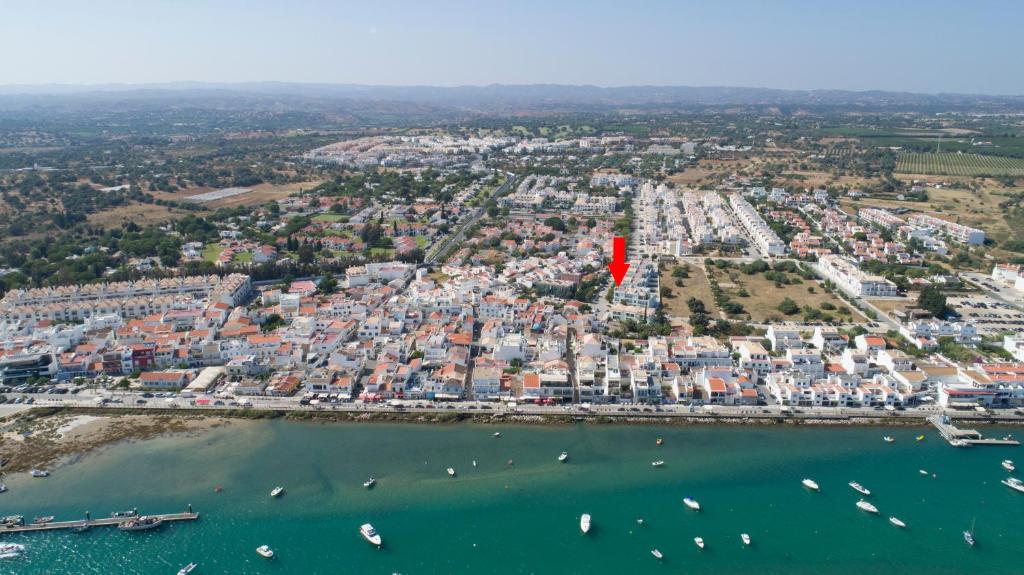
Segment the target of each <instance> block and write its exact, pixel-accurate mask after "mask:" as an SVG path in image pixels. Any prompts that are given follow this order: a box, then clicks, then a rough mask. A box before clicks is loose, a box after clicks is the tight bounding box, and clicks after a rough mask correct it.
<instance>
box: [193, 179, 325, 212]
mask: <svg viewBox="0 0 1024 575" xmlns="http://www.w3.org/2000/svg"><path fill="white" fill-rule="evenodd" d="M321 183H323V180H315V181H310V182H298V183H294V184H259V185H258V186H251V187H250V188H251V189H252V191H251V192H248V193H245V194H239V195H237V196H231V197H229V198H223V199H220V200H214V201H212V202H206V203H205V204H203V207H206V208H210V209H214V210H215V209H217V208H233V207H235V206H256V205H259V204H265V203H267V202H270V201H274V200H279V199H281V198H286V197H288V196H290V195H292V194H294V193H297V192H298V191H300V190H309V189H312V188H315V187H317V186H319V185H320V184H321ZM210 191H213V190H212V188H190V189H187V190H182V191H180V192H178V193H177V194H175V196H174V198H175V199H176V200H178V201H182V200H184V199H186V198H188V197H191V196H196V195H199V194H204V193H206V192H210Z"/></svg>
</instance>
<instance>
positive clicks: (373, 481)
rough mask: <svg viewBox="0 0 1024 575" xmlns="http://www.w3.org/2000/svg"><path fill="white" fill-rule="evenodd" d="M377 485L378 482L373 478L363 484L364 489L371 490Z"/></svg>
mask: <svg viewBox="0 0 1024 575" xmlns="http://www.w3.org/2000/svg"><path fill="white" fill-rule="evenodd" d="M375 483H377V480H376V479H374V478H372V477H371V478H369V479H367V480H366V481H364V482H363V487H365V488H367V489H369V488H371V487H373V485H374V484H375Z"/></svg>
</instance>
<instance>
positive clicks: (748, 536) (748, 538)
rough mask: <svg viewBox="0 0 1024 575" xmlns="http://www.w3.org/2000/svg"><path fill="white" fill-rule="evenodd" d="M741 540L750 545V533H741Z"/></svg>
mask: <svg viewBox="0 0 1024 575" xmlns="http://www.w3.org/2000/svg"><path fill="white" fill-rule="evenodd" d="M740 540H741V541H743V544H744V545H750V535H747V534H746V533H740Z"/></svg>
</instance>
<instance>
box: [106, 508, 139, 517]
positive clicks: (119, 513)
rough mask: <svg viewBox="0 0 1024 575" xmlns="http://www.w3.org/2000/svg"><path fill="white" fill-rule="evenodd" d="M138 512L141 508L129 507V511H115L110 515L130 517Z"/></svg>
mask: <svg viewBox="0 0 1024 575" xmlns="http://www.w3.org/2000/svg"><path fill="white" fill-rule="evenodd" d="M138 514H139V510H138V509H129V510H128V511H115V512H113V513H111V514H110V516H111V517H113V518H118V517H124V518H128V517H135V516H136V515H138Z"/></svg>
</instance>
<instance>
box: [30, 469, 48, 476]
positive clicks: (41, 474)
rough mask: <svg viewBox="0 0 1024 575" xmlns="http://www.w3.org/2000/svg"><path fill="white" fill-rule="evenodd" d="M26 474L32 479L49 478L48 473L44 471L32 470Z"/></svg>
mask: <svg viewBox="0 0 1024 575" xmlns="http://www.w3.org/2000/svg"><path fill="white" fill-rule="evenodd" d="M28 474H29V475H31V476H32V477H49V476H50V472H49V471H44V470H42V469H33V470H31V471H29V472H28Z"/></svg>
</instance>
